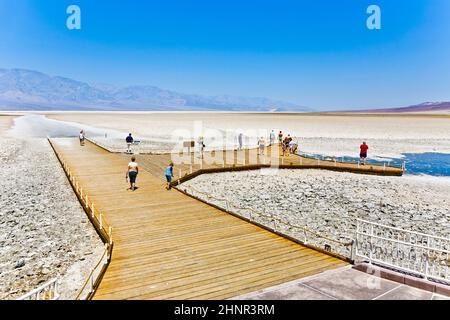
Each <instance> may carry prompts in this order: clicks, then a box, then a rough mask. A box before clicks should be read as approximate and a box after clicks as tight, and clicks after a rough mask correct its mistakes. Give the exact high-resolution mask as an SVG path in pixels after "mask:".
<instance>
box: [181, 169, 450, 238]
mask: <svg viewBox="0 0 450 320" xmlns="http://www.w3.org/2000/svg"><path fill="white" fill-rule="evenodd" d="M183 186H193V187H195V188H196V189H197V190H199V191H203V192H207V193H210V194H212V195H214V196H217V197H222V198H226V199H229V200H230V201H232V202H233V203H235V204H237V205H238V206H239V207H251V208H253V209H255V210H258V211H261V212H265V213H271V214H274V215H275V216H276V217H278V218H281V219H282V220H283V221H287V222H290V223H292V224H296V225H300V226H306V227H308V228H309V229H312V230H315V231H317V232H318V233H320V234H321V235H325V236H328V237H331V238H333V239H336V240H346V238H348V237H349V238H354V235H355V231H356V219H357V218H362V219H366V220H370V221H373V222H378V223H382V224H385V225H388V226H395V227H399V228H403V229H406V230H413V231H419V232H424V233H429V234H432V235H438V236H444V237H448V238H450V179H449V178H438V177H429V176H403V177H380V176H368V175H358V174H353V173H344V172H329V171H321V170H278V171H276V174H272V175H267V174H263V171H247V172H227V173H217V174H209V175H202V176H199V177H197V178H195V179H193V180H190V181H188V182H186V183H184V184H183ZM201 197H202V198H204V199H205V200H207V199H206V197H205V196H201ZM208 201H212V202H215V203H216V204H219V205H222V206H223V205H224V204H223V202H222V203H221V202H218V201H216V200H212V199H209V200H208Z"/></svg>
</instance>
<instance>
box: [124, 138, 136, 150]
mask: <svg viewBox="0 0 450 320" xmlns="http://www.w3.org/2000/svg"><path fill="white" fill-rule="evenodd" d="M125 141H126V142H127V153H132V152H131V145H132V144H133V142H134V139H133V136H132V135H131V133H130V134H129V135H128V137H127V138H126V139H125Z"/></svg>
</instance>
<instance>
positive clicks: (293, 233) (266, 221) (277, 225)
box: [177, 185, 354, 259]
mask: <svg viewBox="0 0 450 320" xmlns="http://www.w3.org/2000/svg"><path fill="white" fill-rule="evenodd" d="M177 188H179V189H180V190H182V191H184V192H185V193H187V194H189V195H191V196H193V197H196V198H198V199H202V200H205V201H207V202H209V203H212V204H214V205H216V206H217V207H219V208H221V209H224V210H226V211H228V212H232V213H234V214H237V215H239V216H241V217H243V218H245V219H247V220H249V221H253V222H256V223H259V224H261V225H263V226H265V227H267V228H268V229H271V230H273V231H274V232H276V233H278V234H283V235H286V236H288V237H290V238H293V239H296V240H298V241H299V242H301V243H303V244H305V245H309V246H312V247H315V248H318V249H320V250H325V251H329V252H333V253H335V254H338V255H340V256H343V257H346V258H349V259H351V258H352V256H353V244H354V241H353V239H348V238H347V239H348V241H340V240H336V239H332V238H330V237H327V236H324V235H322V234H319V233H318V232H316V231H313V230H310V229H308V228H307V227H305V226H299V225H296V224H292V223H290V222H288V221H285V220H283V219H280V218H278V217H276V216H275V215H273V214H271V213H264V212H260V211H258V210H255V209H253V208H249V207H242V206H239V205H237V204H235V203H233V202H232V201H229V200H228V199H225V198H221V197H217V196H214V195H211V194H209V193H207V192H203V191H200V190H197V189H196V188H194V187H193V186H190V185H179V186H178V187H177Z"/></svg>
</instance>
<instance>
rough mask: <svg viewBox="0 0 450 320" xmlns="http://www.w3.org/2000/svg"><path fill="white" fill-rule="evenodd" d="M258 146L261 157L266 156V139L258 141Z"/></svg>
mask: <svg viewBox="0 0 450 320" xmlns="http://www.w3.org/2000/svg"><path fill="white" fill-rule="evenodd" d="M258 146H259V155H261V156H263V155H264V148H265V147H266V141H264V138H263V137H261V138H259V140H258Z"/></svg>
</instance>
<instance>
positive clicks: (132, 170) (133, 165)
mask: <svg viewBox="0 0 450 320" xmlns="http://www.w3.org/2000/svg"><path fill="white" fill-rule="evenodd" d="M138 173H139V166H138V164H137V162H136V158H135V157H132V158H131V162H130V163H128V169H127V173H126V175H125V179H126V180H127V182H128V178H130V188H129V189H128V190H132V191H134V190H136V189H137V188H136V178H137V175H138Z"/></svg>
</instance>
